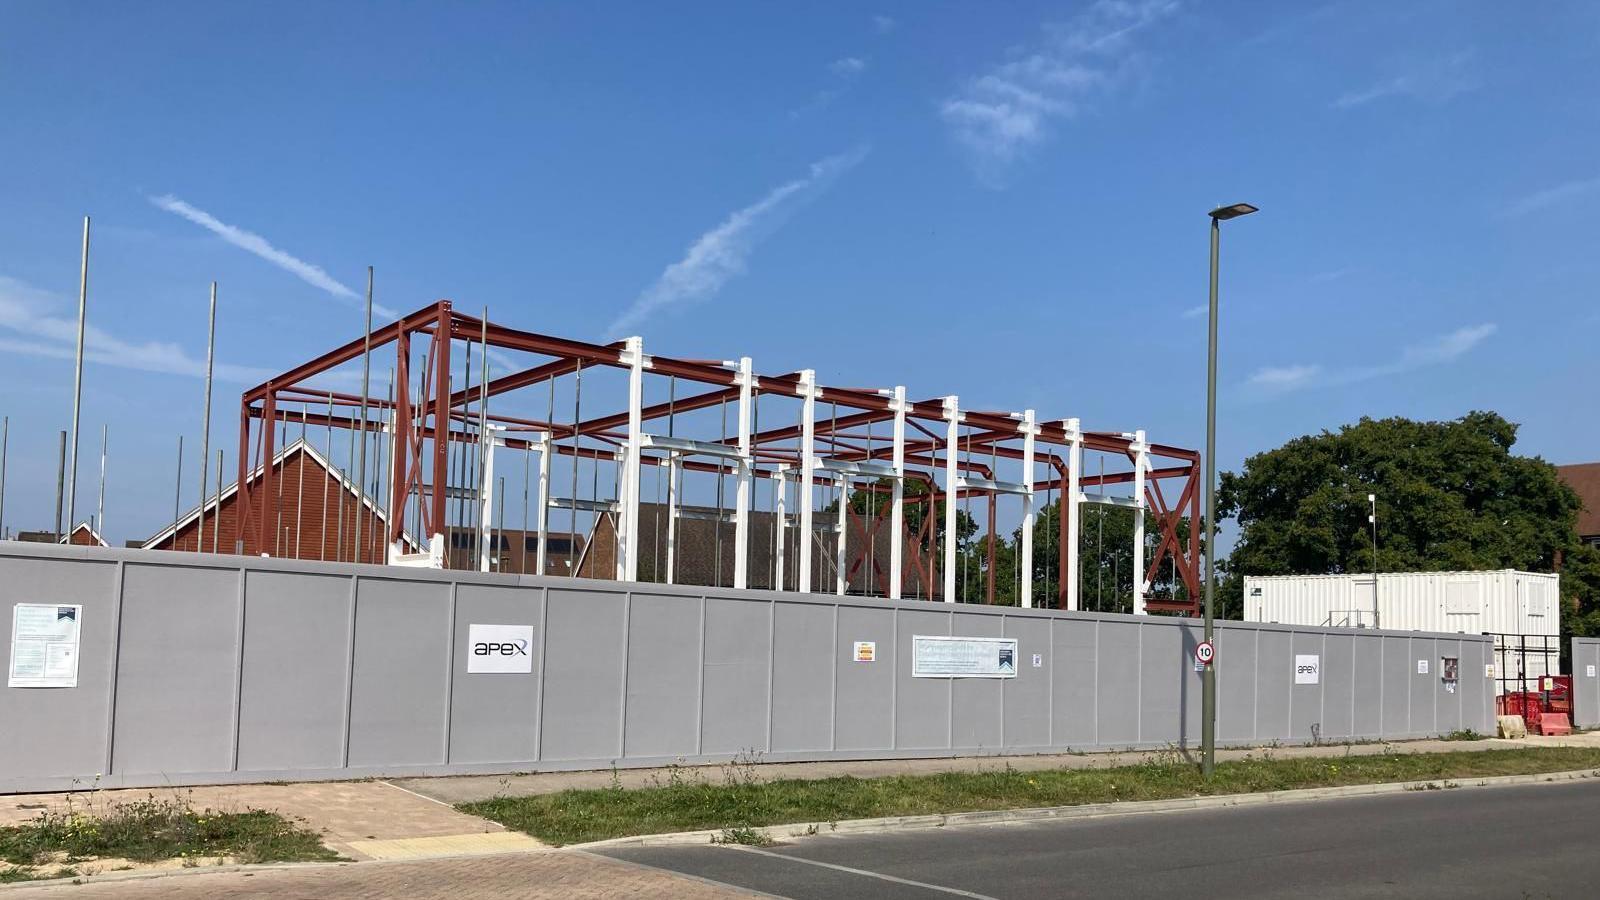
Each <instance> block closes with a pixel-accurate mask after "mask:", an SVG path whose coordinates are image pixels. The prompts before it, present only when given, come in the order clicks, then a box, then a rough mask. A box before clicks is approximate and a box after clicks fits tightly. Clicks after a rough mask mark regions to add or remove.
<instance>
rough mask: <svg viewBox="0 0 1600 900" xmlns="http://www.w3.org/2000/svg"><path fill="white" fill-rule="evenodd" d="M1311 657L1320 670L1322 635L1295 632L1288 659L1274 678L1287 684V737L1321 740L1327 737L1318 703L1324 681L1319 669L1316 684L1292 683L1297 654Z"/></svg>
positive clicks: (1323, 660) (1323, 650) (1324, 652)
mask: <svg viewBox="0 0 1600 900" xmlns="http://www.w3.org/2000/svg"><path fill="white" fill-rule="evenodd" d="M1302 655H1306V656H1315V657H1317V659H1318V668H1319V669H1320V668H1321V667H1322V666H1323V665H1325V664H1326V662H1327V650H1326V648H1325V647H1324V646H1323V635H1321V634H1319V633H1316V632H1312V633H1309V634H1307V633H1304V632H1295V634H1294V635H1293V637H1292V638H1291V640H1290V648H1289V654H1288V658H1287V659H1285V660H1284V663H1283V672H1282V673H1279V674H1278V676H1277V677H1279V678H1284V679H1286V680H1287V681H1288V683H1289V694H1290V697H1289V734H1288V736H1287V740H1291V741H1309V740H1323V739H1325V738H1327V737H1329V734H1328V731H1327V724H1326V722H1327V715H1326V711H1325V710H1324V709H1323V706H1322V702H1323V698H1324V696H1325V694H1324V691H1323V688H1324V687H1325V686H1326V681H1325V679H1324V678H1323V677H1322V674H1321V673H1320V672H1319V673H1318V675H1317V683H1316V684H1298V683H1296V680H1295V677H1294V672H1295V666H1296V661H1295V657H1297V656H1302Z"/></svg>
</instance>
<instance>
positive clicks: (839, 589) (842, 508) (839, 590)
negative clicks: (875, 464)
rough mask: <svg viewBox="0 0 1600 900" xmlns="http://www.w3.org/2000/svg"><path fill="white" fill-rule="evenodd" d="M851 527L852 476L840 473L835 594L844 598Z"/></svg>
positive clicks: (846, 586)
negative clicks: (847, 540) (847, 541)
mask: <svg viewBox="0 0 1600 900" xmlns="http://www.w3.org/2000/svg"><path fill="white" fill-rule="evenodd" d="M830 433H831V429H830ZM849 525H850V476H848V475H846V474H844V473H843V472H840V473H839V534H838V546H837V547H836V548H835V551H834V564H833V592H834V593H835V594H838V595H839V596H841V597H843V596H844V593H845V591H846V590H848V589H849V588H850V584H849V581H850V579H849V572H847V571H846V569H845V566H846V565H848V563H847V562H846V561H845V560H846V556H847V554H848V553H849V546H848V544H847V543H846V540H845V538H846V535H847V534H848V532H849Z"/></svg>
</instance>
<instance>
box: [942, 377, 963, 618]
mask: <svg viewBox="0 0 1600 900" xmlns="http://www.w3.org/2000/svg"><path fill="white" fill-rule="evenodd" d="M944 417H945V421H946V422H947V423H948V424H947V425H946V427H945V444H944V602H946V603H954V602H956V532H957V531H958V530H959V529H957V527H956V526H957V524H958V522H957V519H956V489H957V482H958V481H959V480H960V476H959V475H958V474H957V472H956V441H957V439H958V438H959V437H960V433H961V408H960V401H959V400H958V399H957V398H956V397H954V396H950V397H946V398H944Z"/></svg>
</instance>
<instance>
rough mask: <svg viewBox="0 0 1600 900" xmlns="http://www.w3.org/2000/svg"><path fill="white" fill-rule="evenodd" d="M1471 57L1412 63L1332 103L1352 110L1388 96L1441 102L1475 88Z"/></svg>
mask: <svg viewBox="0 0 1600 900" xmlns="http://www.w3.org/2000/svg"><path fill="white" fill-rule="evenodd" d="M1479 83H1480V82H1479V79H1478V76H1477V74H1476V73H1475V71H1474V68H1473V54H1472V53H1471V52H1470V51H1462V52H1460V53H1456V54H1454V55H1452V56H1447V57H1442V58H1439V59H1431V60H1425V61H1423V62H1419V63H1415V64H1412V65H1411V66H1409V67H1408V68H1407V71H1405V72H1402V73H1400V74H1398V75H1395V76H1393V77H1391V78H1388V79H1385V80H1383V81H1380V82H1378V83H1377V84H1374V85H1371V86H1369V87H1366V88H1362V89H1361V90H1356V91H1348V92H1346V93H1344V94H1341V95H1340V96H1339V98H1338V99H1336V100H1334V101H1333V107H1334V108H1335V109H1354V108H1355V107H1358V106H1365V105H1367V104H1368V103H1372V102H1375V101H1378V100H1384V99H1387V98H1390V97H1402V98H1409V99H1412V100H1420V101H1423V102H1425V103H1443V102H1445V101H1446V100H1449V99H1450V98H1452V97H1455V96H1456V95H1458V94H1464V93H1466V92H1467V91H1470V90H1473V89H1475V88H1477V87H1478V85H1479Z"/></svg>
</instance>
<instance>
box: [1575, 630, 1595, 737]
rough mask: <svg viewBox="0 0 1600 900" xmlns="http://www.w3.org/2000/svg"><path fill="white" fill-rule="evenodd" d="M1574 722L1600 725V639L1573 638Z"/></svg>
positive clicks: (1585, 725) (1583, 724) (1586, 725)
mask: <svg viewBox="0 0 1600 900" xmlns="http://www.w3.org/2000/svg"><path fill="white" fill-rule="evenodd" d="M1572 719H1573V721H1572V724H1574V725H1577V726H1579V727H1582V728H1593V727H1594V726H1596V725H1600V639H1596V638H1578V637H1575V638H1573V639H1572Z"/></svg>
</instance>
